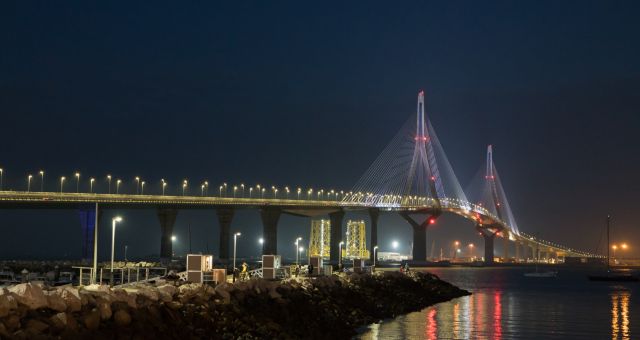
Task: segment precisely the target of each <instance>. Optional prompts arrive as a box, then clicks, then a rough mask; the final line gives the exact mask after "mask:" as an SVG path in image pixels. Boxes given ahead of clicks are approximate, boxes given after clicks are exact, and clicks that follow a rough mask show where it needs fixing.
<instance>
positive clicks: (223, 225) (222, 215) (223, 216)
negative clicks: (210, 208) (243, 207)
mask: <svg viewBox="0 0 640 340" xmlns="http://www.w3.org/2000/svg"><path fill="white" fill-rule="evenodd" d="M234 213H235V210H234V209H233V208H232V207H218V208H217V209H216V215H218V224H219V225H220V254H219V255H218V256H219V257H220V259H222V260H228V259H229V241H230V238H231V221H233V214H234Z"/></svg>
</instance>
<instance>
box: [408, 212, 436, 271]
mask: <svg viewBox="0 0 640 340" xmlns="http://www.w3.org/2000/svg"><path fill="white" fill-rule="evenodd" d="M400 216H402V218H404V219H405V220H406V221H407V222H409V224H410V225H411V227H413V251H412V255H413V261H426V260H427V228H428V227H429V223H430V221H431V220H432V219H434V218H436V217H437V214H429V215H427V216H428V217H427V218H425V219H424V221H422V223H418V222H416V221H415V220H414V219H413V218H412V217H411V215H410V214H409V213H408V212H406V211H402V212H400Z"/></svg>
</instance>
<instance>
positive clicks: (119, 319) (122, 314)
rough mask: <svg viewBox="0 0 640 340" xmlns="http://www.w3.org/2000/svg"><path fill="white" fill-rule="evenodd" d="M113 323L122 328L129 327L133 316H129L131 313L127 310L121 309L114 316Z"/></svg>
mask: <svg viewBox="0 0 640 340" xmlns="http://www.w3.org/2000/svg"><path fill="white" fill-rule="evenodd" d="M113 321H115V323H116V325H118V326H120V327H125V326H129V324H130V323H131V315H129V312H127V311H126V310H124V309H120V310H118V311H117V312H116V313H115V314H114V315H113Z"/></svg>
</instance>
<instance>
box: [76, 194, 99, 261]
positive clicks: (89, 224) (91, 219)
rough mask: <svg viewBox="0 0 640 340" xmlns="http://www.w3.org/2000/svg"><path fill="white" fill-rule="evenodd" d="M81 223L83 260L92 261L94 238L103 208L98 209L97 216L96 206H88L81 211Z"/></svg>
mask: <svg viewBox="0 0 640 340" xmlns="http://www.w3.org/2000/svg"><path fill="white" fill-rule="evenodd" d="M78 212H79V215H80V225H81V226H82V262H83V263H90V262H91V261H92V260H93V240H94V239H95V229H96V221H97V220H100V217H102V210H98V218H96V207H95V206H87V207H86V208H81V209H80V210H79V211H78Z"/></svg>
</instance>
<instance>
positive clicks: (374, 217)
mask: <svg viewBox="0 0 640 340" xmlns="http://www.w3.org/2000/svg"><path fill="white" fill-rule="evenodd" d="M379 216H380V210H379V209H377V208H371V209H369V219H370V220H371V243H370V244H371V253H370V255H371V256H370V259H369V260H371V261H374V256H376V255H377V254H376V253H377V252H376V251H375V250H374V247H376V246H377V245H378V217H379Z"/></svg>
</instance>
